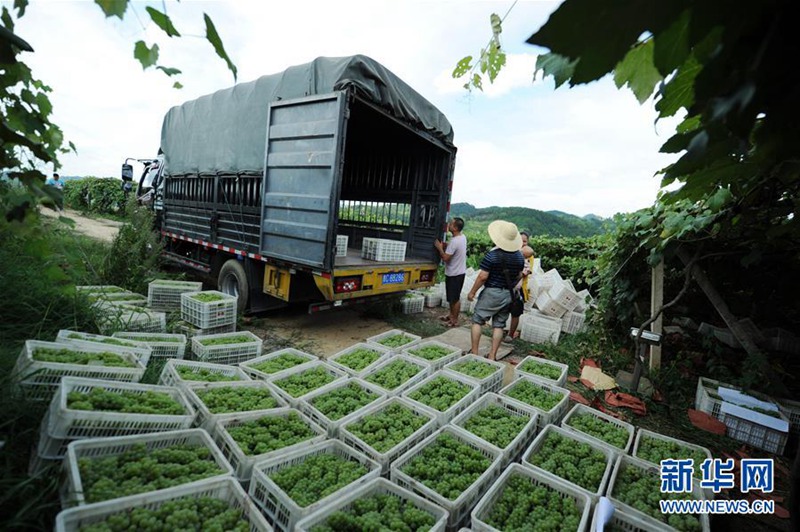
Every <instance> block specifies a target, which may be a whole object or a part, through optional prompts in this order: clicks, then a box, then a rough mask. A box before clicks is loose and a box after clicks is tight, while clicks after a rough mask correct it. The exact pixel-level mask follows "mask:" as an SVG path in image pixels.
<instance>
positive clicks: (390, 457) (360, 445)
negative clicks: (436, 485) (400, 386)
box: [338, 397, 437, 473]
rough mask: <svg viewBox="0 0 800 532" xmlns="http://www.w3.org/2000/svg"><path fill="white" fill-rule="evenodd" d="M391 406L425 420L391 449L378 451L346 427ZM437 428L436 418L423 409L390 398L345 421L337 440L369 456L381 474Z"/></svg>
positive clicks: (410, 402) (407, 402)
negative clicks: (398, 406) (408, 411)
mask: <svg viewBox="0 0 800 532" xmlns="http://www.w3.org/2000/svg"><path fill="white" fill-rule="evenodd" d="M392 405H400V406H403V407H405V408H407V409H409V410H410V411H411V412H412V413H413V414H414V415H415V416H418V417H421V418H423V419H425V420H426V421H425V424H424V425H422V426H421V427H420V428H419V429H417V430H415V431H414V432H412V433H411V434H409V435H408V437H407V438H405V439H404V440H403V441H401V442H400V443H398V444H397V445H395V446H394V447H392V448H391V449H387V450H385V451H382V452H381V451H378V450H377V449H375V448H374V447H372V446H371V445H370V444H368V443H367V442H365V441H364V440H363V439H361V438H359V437H358V436H356V435H355V434H353V433H352V432H350V430H348V427H350V426H352V425H353V424H354V423H358V422H359V421H362V420H363V419H365V418H368V417H369V416H371V415H373V414H377V413H380V412H382V411H383V410H384V409H386V408H389V407H390V406H392ZM436 428H437V424H436V416H435V415H434V414H433V413H432V412H430V411H428V410H427V409H425V408H422V407H420V406H419V405H418V404H415V403H413V402H412V401H408V400H406V399H404V398H402V397H392V398H390V399H388V400H386V401H380V402H377V403H372V404H371V405H368V406H367V407H366V408H363V409H361V410H359V411H358V412H357V413H356V415H355V416H353V418H352V419H349V420H347V421H346V422H344V423H342V425H341V426H340V428H339V434H338V438H339V439H340V440H342V441H343V442H345V443H346V444H347V445H349V446H350V447H352V448H353V449H356V450H358V451H360V452H362V453H364V454H365V455H367V456H369V457H370V458H372V459H373V460H375V461H376V462H378V463H379V464H380V465H381V468H382V472H383V473H388V472H389V467H390V466H391V464H392V462H394V460H395V458H397V457H398V456H400V455H402V454H404V453H405V452H407V451H408V450H409V449H411V448H412V447H414V446H415V445H417V444H418V443H419V442H421V441H422V440H424V439H425V438H427V437H428V436H430V435H431V434H432V433H433V432H434V431H435V430H436Z"/></svg>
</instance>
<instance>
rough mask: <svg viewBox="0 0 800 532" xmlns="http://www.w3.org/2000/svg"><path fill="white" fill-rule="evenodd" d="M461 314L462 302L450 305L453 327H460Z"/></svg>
mask: <svg viewBox="0 0 800 532" xmlns="http://www.w3.org/2000/svg"><path fill="white" fill-rule="evenodd" d="M460 313H461V300H460V299H459V300H458V301H456V302H455V303H450V323H451V324H453V326H456V325H458V315H459V314H460Z"/></svg>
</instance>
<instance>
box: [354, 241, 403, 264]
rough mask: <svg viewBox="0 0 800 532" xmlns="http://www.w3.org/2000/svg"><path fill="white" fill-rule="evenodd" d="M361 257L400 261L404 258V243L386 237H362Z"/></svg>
mask: <svg viewBox="0 0 800 532" xmlns="http://www.w3.org/2000/svg"><path fill="white" fill-rule="evenodd" d="M361 258H362V259H367V260H374V261H392V262H402V261H404V260H406V243H405V242H403V241H402V240H389V239H386V238H366V237H365V238H364V239H363V240H362V241H361Z"/></svg>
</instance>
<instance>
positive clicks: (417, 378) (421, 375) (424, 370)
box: [361, 353, 433, 397]
mask: <svg viewBox="0 0 800 532" xmlns="http://www.w3.org/2000/svg"><path fill="white" fill-rule="evenodd" d="M397 361H402V362H406V363H408V364H412V365H414V366H417V367H418V368H419V372H418V373H417V374H416V375H414V376H413V377H411V378H410V379H408V380H407V381H405V382H404V383H402V384H400V385H399V386H397V387H396V388H394V389H392V390H387V389H386V388H384V387H383V386H381V385H379V384H377V383H373V382H371V381H369V378H370V377H372V376H373V375H375V374H376V373H380V372H381V371H384V370H385V369H386V367H387V366H390V365H391V364H392V363H393V362H397ZM432 371H433V370H432V369H431V365H430V364H428V363H427V362H425V361H423V360H421V359H419V358H416V357H411V356H408V355H404V354H402V353H399V354H397V353H392V354H390V355H388V356H386V357H384V358H383V359H382V360H380V361H379V362H378V364H377V365H376V366H375V367H374V368H372V369H370V370H368V371H366V372H364V373H363V374H362V375H361V378H362V379H364V380H366V381H367V382H370V383H371V384H375V386H378V387H379V388H381V389H382V390H385V391H386V395H387V396H389V397H394V396H396V395H400V394H401V393H403V392H404V391H405V390H407V389H409V388H411V387H412V386H414V385H415V384H417V383H418V382H421V381H422V380H423V379H425V377H427V376H428V375H430V374H431V373H432Z"/></svg>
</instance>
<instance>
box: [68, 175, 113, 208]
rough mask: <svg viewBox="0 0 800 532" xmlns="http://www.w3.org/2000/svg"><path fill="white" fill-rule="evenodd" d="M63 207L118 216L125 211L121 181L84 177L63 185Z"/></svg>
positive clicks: (109, 178) (110, 178)
mask: <svg viewBox="0 0 800 532" xmlns="http://www.w3.org/2000/svg"><path fill="white" fill-rule="evenodd" d="M63 194H64V205H65V206H67V207H69V208H71V209H76V210H78V211H81V212H84V213H92V214H111V215H119V214H122V213H123V211H124V210H125V193H124V192H123V190H122V181H120V180H119V179H115V178H113V177H84V178H82V179H75V180H71V181H67V182H66V183H64V190H63Z"/></svg>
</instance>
